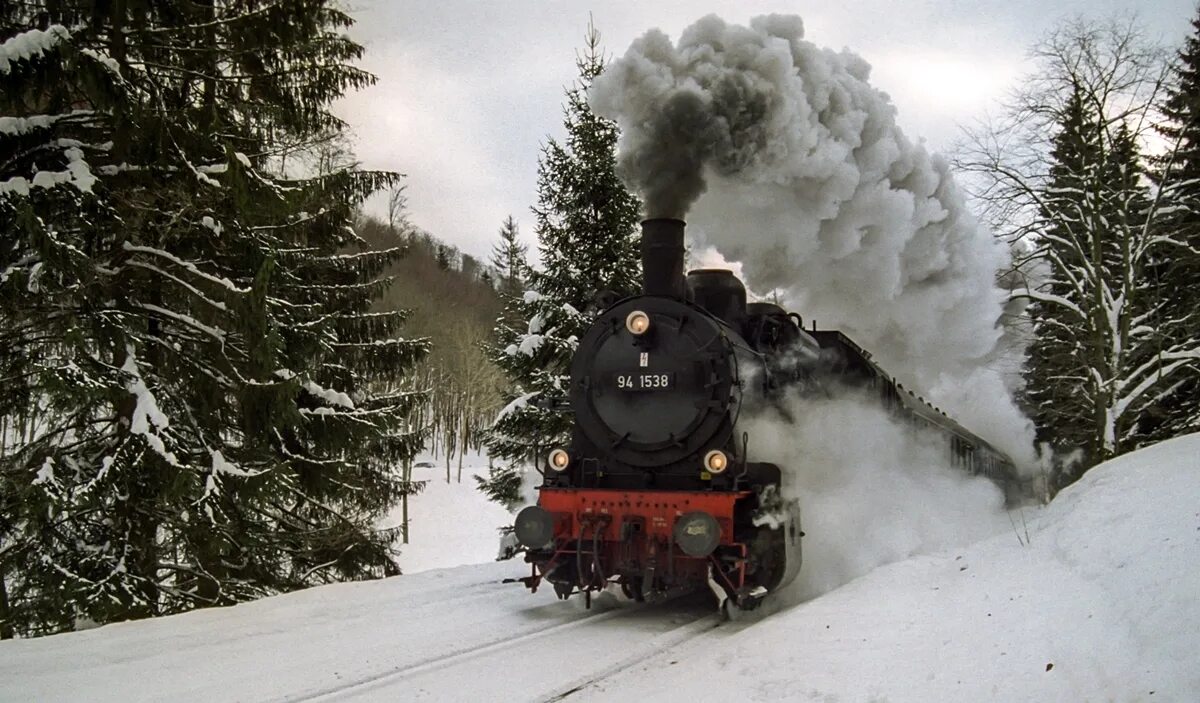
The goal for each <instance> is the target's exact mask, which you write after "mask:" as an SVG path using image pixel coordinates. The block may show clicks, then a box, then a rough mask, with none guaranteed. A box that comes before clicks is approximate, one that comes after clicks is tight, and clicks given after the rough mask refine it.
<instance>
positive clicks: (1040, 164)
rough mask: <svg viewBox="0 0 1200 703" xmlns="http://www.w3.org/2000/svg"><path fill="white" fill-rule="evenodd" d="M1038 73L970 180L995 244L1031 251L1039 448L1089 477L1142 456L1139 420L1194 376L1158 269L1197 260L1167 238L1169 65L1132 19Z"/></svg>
mask: <svg viewBox="0 0 1200 703" xmlns="http://www.w3.org/2000/svg"><path fill="white" fill-rule="evenodd" d="M1033 55H1034V58H1035V59H1036V61H1037V66H1038V67H1037V71H1036V73H1035V74H1034V75H1033V76H1031V77H1030V78H1029V79H1028V80H1027V81H1025V83H1024V87H1023V88H1022V89H1021V90H1020V91H1019V92H1017V93H1016V94H1015V96H1014V98H1013V100H1012V101H1011V104H1010V105H1009V107H1008V110H1007V113H1006V114H1005V115H1004V116H1003V117H1002V118H1001V119H1000V120H999V121H997V122H995V123H993V124H991V125H988V126H984V127H982V128H979V129H976V130H974V131H972V132H971V133H970V134H969V141H968V146H967V147H966V148H965V149H964V150H963V154H962V156H961V157H960V158H959V163H958V166H959V168H961V169H963V170H965V171H968V172H970V173H973V174H975V175H976V176H978V178H977V179H976V181H975V183H976V185H977V186H978V187H977V190H976V191H975V193H974V195H975V196H976V198H977V199H978V200H979V202H981V203H982V204H983V205H984V206H985V216H986V217H987V218H988V219H989V220H990V222H991V223H992V225H993V227H994V228H995V230H996V232H997V233H998V234H999V236H1003V237H1004V238H1005V239H1006V240H1007V241H1008V242H1009V243H1010V244H1013V245H1014V250H1015V251H1018V252H1020V253H1019V255H1018V256H1017V257H1016V260H1015V271H1014V275H1016V276H1018V277H1019V278H1020V280H1021V281H1022V283H1021V284H1019V285H1017V286H1016V287H1015V288H1014V290H1013V292H1012V294H1013V296H1014V297H1016V298H1023V299H1026V300H1027V301H1029V302H1030V305H1029V307H1028V311H1029V313H1030V314H1031V316H1032V318H1033V319H1032V323H1033V328H1034V332H1035V339H1034V342H1033V344H1032V346H1031V358H1030V362H1029V365H1028V367H1027V381H1028V385H1029V388H1028V395H1027V397H1028V400H1029V402H1030V405H1031V406H1032V407H1031V410H1032V412H1033V414H1034V415H1035V420H1037V422H1038V425H1039V434H1040V435H1041V438H1042V439H1044V440H1046V441H1049V442H1051V443H1052V444H1055V445H1057V446H1058V447H1059V448H1060V449H1062V450H1069V449H1081V450H1083V452H1084V453H1085V458H1086V461H1085V464H1084V466H1085V468H1086V466H1089V465H1091V464H1092V463H1094V462H1097V461H1101V460H1103V459H1105V458H1108V457H1110V456H1113V455H1115V454H1118V453H1121V452H1122V451H1126V450H1128V449H1132V448H1134V446H1136V444H1137V441H1138V437H1140V436H1144V432H1143V428H1140V427H1139V421H1140V418H1142V417H1143V415H1144V414H1145V413H1147V412H1148V410H1149V409H1150V408H1151V407H1152V406H1153V405H1154V404H1155V403H1156V402H1158V401H1159V400H1160V399H1161V398H1162V397H1163V396H1164V395H1165V394H1166V393H1168V392H1169V391H1170V390H1171V389H1172V388H1173V387H1175V386H1176V385H1177V384H1178V383H1179V382H1180V381H1181V380H1182V379H1183V378H1184V377H1185V376H1187V375H1188V374H1195V373H1196V372H1197V364H1198V362H1200V341H1198V340H1197V339H1196V338H1195V336H1194V335H1189V334H1182V333H1181V329H1180V328H1179V327H1178V326H1177V325H1175V324H1174V322H1175V321H1173V320H1168V319H1163V315H1162V311H1163V310H1164V302H1165V301H1167V300H1169V296H1171V295H1172V291H1166V290H1161V289H1160V288H1159V287H1158V286H1157V285H1156V281H1157V275H1156V274H1157V271H1158V268H1159V267H1160V266H1161V264H1162V263H1163V262H1164V261H1165V260H1167V259H1169V258H1170V257H1171V256H1173V255H1175V254H1177V253H1181V252H1184V251H1188V250H1187V248H1186V247H1185V245H1184V244H1183V242H1181V241H1178V240H1177V239H1175V238H1174V237H1173V236H1172V235H1171V232H1170V231H1169V230H1166V229H1164V228H1163V227H1161V226H1160V223H1161V222H1162V220H1163V219H1164V217H1165V215H1166V214H1167V213H1169V212H1171V211H1172V210H1173V208H1174V199H1173V193H1172V192H1171V190H1170V189H1169V188H1163V187H1159V186H1158V184H1157V182H1156V181H1155V180H1154V179H1152V178H1151V177H1150V176H1149V174H1147V173H1146V171H1145V170H1144V169H1143V168H1142V167H1141V166H1140V160H1141V156H1140V155H1141V154H1144V153H1146V152H1155V153H1156V154H1157V155H1159V157H1160V158H1161V161H1162V162H1163V163H1164V164H1165V165H1166V169H1167V170H1168V171H1169V169H1170V167H1171V162H1172V160H1173V154H1174V152H1175V150H1176V149H1177V148H1178V145H1177V144H1167V143H1164V142H1163V140H1162V139H1161V138H1159V137H1158V135H1157V133H1156V132H1155V131H1154V130H1153V126H1154V124H1155V123H1156V122H1158V121H1159V119H1160V118H1159V115H1158V113H1157V110H1156V105H1157V104H1158V103H1159V101H1160V100H1161V96H1162V92H1163V88H1164V84H1165V80H1166V78H1167V76H1168V64H1167V62H1166V60H1165V56H1164V53H1163V52H1162V51H1161V50H1160V49H1158V48H1157V47H1154V46H1151V45H1149V44H1147V43H1146V42H1145V41H1144V40H1143V39H1142V37H1141V35H1140V34H1139V31H1138V28H1137V26H1136V25H1135V24H1134V23H1133V22H1130V21H1119V20H1113V21H1109V22H1105V23H1095V22H1087V21H1083V20H1076V21H1073V22H1070V23H1068V24H1066V25H1064V26H1062V27H1060V28H1059V29H1058V30H1056V31H1055V32H1053V33H1052V34H1050V35H1049V36H1048V37H1047V38H1046V39H1044V40H1043V41H1042V42H1040V43H1039V44H1038V45H1037V46H1036V47H1035V48H1034V51H1033Z"/></svg>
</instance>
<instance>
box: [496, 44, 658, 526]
mask: <svg viewBox="0 0 1200 703" xmlns="http://www.w3.org/2000/svg"><path fill="white" fill-rule="evenodd" d="M576 64H577V67H578V69H579V79H578V81H577V82H576V83H575V84H574V85H573V86H572V87H571V88H570V89H568V90H567V104H566V106H565V110H564V112H565V117H564V125H565V127H566V134H567V136H566V140H565V141H564V142H562V143H559V142H558V141H557V140H554V139H550V140H549V141H548V142H547V143H546V145H545V146H544V147H543V148H542V154H541V158H540V159H539V162H538V204H537V206H536V207H534V209H533V212H534V215H535V217H536V221H537V225H536V230H535V231H536V234H537V240H538V254H539V257H540V259H541V268H540V269H539V270H535V271H531V272H530V273H529V280H528V289H527V290H526V291H525V292H524V293H523V294H521V295H520V296H518V297H516V298H514V299H513V300H511V301H510V303H509V305H508V307H507V309H506V310H505V312H504V314H503V315H502V316H501V318H500V319H499V320H498V321H497V329H496V342H495V344H494V346H493V347H492V348H491V356H492V359H493V360H494V361H495V363H496V364H497V365H499V366H500V368H501V369H503V370H504V372H505V374H506V375H507V377H508V379H509V383H510V385H509V388H508V391H507V395H506V400H507V405H506V406H505V407H504V409H503V410H502V411H501V412H500V413H499V416H498V417H497V418H496V422H495V423H494V425H493V426H492V428H491V430H490V432H489V434H488V440H487V447H488V451H489V453H490V454H491V456H492V458H493V459H495V460H497V461H496V464H495V466H494V467H493V468H492V469H491V471H490V472H489V476H488V478H487V479H486V480H484V481H482V482H481V483H482V486H481V488H482V489H483V490H484V491H485V492H487V493H488V494H489V495H490V496H492V497H493V498H494V499H496V500H498V501H500V502H505V503H512V502H515V501H516V500H517V499H518V498H519V488H520V482H521V474H522V473H523V471H524V470H525V469H526V468H527V467H530V466H532V465H534V464H535V463H536V462H537V461H538V456H539V455H540V454H541V453H543V451H544V450H545V449H546V448H548V447H551V446H553V445H555V444H559V443H562V442H564V441H566V439H567V436H566V434H567V429H568V427H569V417H568V416H567V415H565V414H563V413H561V412H557V411H555V410H553V409H551V408H549V407H548V405H549V404H550V403H551V402H552V401H553V400H555V399H562V398H565V397H566V394H567V380H568V377H567V374H568V371H569V368H568V367H569V364H570V360H571V356H572V354H573V353H574V351H575V345H576V343H577V341H578V338H579V336H580V335H582V334H583V332H584V330H585V329H586V327H587V325H588V323H589V321H590V320H591V319H592V317H593V316H594V313H595V298H596V296H597V295H598V294H599V293H602V292H604V291H612V292H613V293H615V294H617V295H628V294H631V293H633V292H635V291H636V290H637V289H638V287H639V285H640V281H641V266H640V260H639V254H638V228H637V225H638V220H639V211H640V208H641V204H640V203H639V202H638V200H637V198H636V197H635V196H634V195H632V194H631V193H630V192H629V191H628V190H627V189H626V188H625V186H624V184H622V182H621V180H620V178H619V177H618V176H617V172H616V145H617V136H618V132H617V126H616V124H615V123H613V122H611V121H610V120H607V119H604V118H602V117H599V116H598V115H595V114H594V113H592V111H591V109H590V108H589V106H588V102H587V91H588V88H589V87H590V86H591V84H592V81H593V80H595V78H596V77H597V76H599V75H600V73H601V71H603V70H604V65H605V58H604V55H603V51H602V49H601V47H600V34H599V32H597V31H596V29H595V27H593V26H590V25H589V27H588V32H587V35H586V37H585V47H584V50H583V52H582V53H581V54H580V55H579V57H578V59H577V61H576Z"/></svg>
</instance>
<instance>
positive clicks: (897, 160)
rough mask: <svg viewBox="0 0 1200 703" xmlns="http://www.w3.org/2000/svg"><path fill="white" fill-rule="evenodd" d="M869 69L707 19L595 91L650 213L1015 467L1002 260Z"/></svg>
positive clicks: (792, 20)
mask: <svg viewBox="0 0 1200 703" xmlns="http://www.w3.org/2000/svg"><path fill="white" fill-rule="evenodd" d="M869 75H870V66H869V65H868V64H867V63H866V61H864V60H863V59H862V58H860V57H858V56H856V55H854V54H852V53H850V52H847V51H842V52H835V51H831V50H829V49H823V48H820V47H818V46H816V45H814V44H813V43H811V42H808V41H805V40H804V25H803V22H802V21H801V20H800V18H798V17H790V16H789V17H784V16H777V15H772V16H767V17H758V18H755V19H754V20H752V21H751V23H750V26H749V27H744V26H738V25H730V24H727V23H726V22H724V21H723V20H721V19H720V18H718V17H716V16H709V17H705V18H703V19H701V20H700V21H698V22H696V23H695V24H693V25H692V26H690V27H688V28H687V29H686V30H684V32H683V34H682V35H681V36H680V38H679V41H678V43H676V44H673V43H672V42H671V40H670V39H669V38H668V37H667V36H666V35H665V34H663V33H662V32H661V31H658V30H651V31H649V32H647V33H646V34H645V35H644V36H642V37H641V38H639V39H638V40H636V41H635V42H634V43H633V45H632V46H631V47H630V48H629V50H628V52H626V54H625V55H624V56H623V57H621V58H620V59H618V60H617V61H615V62H614V63H613V64H612V65H611V66H610V67H609V69H608V70H607V71H605V73H604V74H603V75H602V76H600V77H599V78H598V79H597V80H596V82H595V84H594V86H593V88H592V91H591V104H592V107H593V109H594V110H596V112H597V113H599V114H601V115H604V116H607V117H610V118H612V119H614V120H616V121H617V122H618V124H619V125H620V127H621V143H620V146H619V157H618V158H619V167H620V169H621V171H622V174H623V176H624V177H625V179H626V180H627V181H628V182H629V183H630V184H631V186H632V187H634V188H635V189H636V190H638V191H639V192H640V193H641V195H642V197H643V200H644V202H645V203H646V214H647V216H651V217H680V218H684V217H686V218H687V219H688V220H689V224H690V229H689V232H690V234H691V236H692V237H693V238H696V239H698V240H699V242H700V243H701V244H706V245H709V246H711V247H714V248H715V249H716V250H717V251H718V252H719V253H720V255H721V256H722V257H724V259H726V260H728V261H735V262H738V263H740V264H741V266H742V271H743V273H744V275H745V277H746V282H747V284H748V285H749V287H750V288H751V289H753V290H758V291H764V292H765V291H770V290H776V291H779V292H781V293H782V294H783V295H784V296H785V297H786V298H787V302H788V303H789V304H790V305H791V306H793V307H795V308H796V309H799V310H801V311H802V312H804V313H805V315H806V316H810V317H811V316H817V317H819V318H820V320H821V321H822V322H823V323H825V324H826V326H830V327H839V328H841V329H844V330H846V331H847V332H849V333H850V334H851V335H852V336H853V337H854V338H855V340H856V341H858V342H859V343H861V344H863V345H864V346H865V347H867V348H868V349H871V350H873V351H875V352H876V354H877V358H878V359H880V360H881V361H882V362H883V365H884V367H885V368H888V370H890V371H892V372H893V373H895V374H896V375H897V376H898V377H899V378H900V379H901V380H902V381H904V382H905V383H906V385H910V386H911V385H913V384H914V383H915V385H916V387H918V388H922V389H925V390H926V391H928V392H930V394H931V396H932V397H933V398H934V399H936V400H937V402H938V403H939V404H940V405H941V407H942V408H944V409H946V410H949V411H953V413H954V414H955V415H956V416H957V417H958V419H960V420H962V421H963V422H964V424H966V425H967V426H968V427H970V428H972V429H974V430H975V431H977V432H979V433H980V434H982V435H983V436H985V437H987V438H989V439H993V441H999V442H1000V443H1001V444H1002V445H1003V446H1004V447H1005V448H1006V449H1008V450H1009V451H1010V452H1011V453H1014V454H1016V455H1018V456H1019V458H1021V459H1029V458H1030V455H1031V451H1030V449H1029V446H1030V441H1029V440H1030V436H1031V435H1030V431H1029V423H1028V421H1027V420H1026V419H1025V418H1024V417H1023V416H1022V415H1021V413H1020V412H1018V410H1017V409H1016V407H1015V405H1014V404H1013V403H1012V401H1011V399H1010V396H1009V392H1008V389H1007V388H1006V386H1005V383H1004V379H1003V377H1002V376H1001V375H1000V374H999V373H998V372H996V371H994V370H993V368H994V361H995V356H996V353H997V352H996V346H997V341H998V340H999V339H1000V336H1001V331H1000V329H999V328H998V327H997V324H996V323H997V320H998V319H999V317H1000V314H1001V312H1002V306H1003V302H1004V299H1005V296H1004V294H1003V293H1002V292H1001V291H1000V290H998V288H997V287H996V285H995V282H994V281H995V274H996V272H997V271H998V270H999V269H1000V268H1002V266H1003V265H1004V263H1005V259H1004V257H1005V255H1006V254H1005V252H1004V250H1003V248H1002V247H1000V246H998V245H997V244H996V242H995V241H994V240H993V239H992V237H991V236H990V234H989V233H988V232H986V231H984V230H983V229H982V228H980V227H979V225H978V224H977V222H976V220H975V218H974V217H973V215H972V214H971V213H970V212H969V211H968V210H967V208H966V207H965V204H964V200H963V197H962V195H961V193H960V192H959V190H958V188H957V187H956V185H955V184H954V180H953V178H952V176H951V174H950V171H949V167H948V165H947V164H946V162H945V160H944V159H941V158H940V157H937V156H934V155H931V154H929V153H928V152H926V150H925V149H924V147H923V146H922V145H921V144H919V143H913V142H912V141H910V140H909V139H908V138H907V137H905V135H904V134H903V133H902V132H901V131H900V129H899V128H898V127H897V125H896V119H895V118H896V115H895V108H894V107H893V105H892V104H891V102H890V100H889V99H888V97H887V95H886V94H884V93H882V92H881V91H879V90H877V89H875V88H874V87H873V86H871V84H870V82H869Z"/></svg>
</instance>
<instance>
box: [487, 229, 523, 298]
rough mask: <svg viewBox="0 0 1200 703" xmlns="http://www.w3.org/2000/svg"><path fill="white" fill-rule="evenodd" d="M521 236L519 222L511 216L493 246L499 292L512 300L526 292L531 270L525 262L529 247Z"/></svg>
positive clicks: (492, 259)
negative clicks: (525, 286)
mask: <svg viewBox="0 0 1200 703" xmlns="http://www.w3.org/2000/svg"><path fill="white" fill-rule="evenodd" d="M520 236H521V233H520V230H519V229H518V227H517V221H516V220H514V219H513V216H512V215H509V216H508V217H506V218H505V219H504V223H503V224H502V225H501V226H500V241H498V242H496V243H495V244H494V245H492V258H491V264H492V268H493V269H495V271H496V278H497V280H498V282H499V292H500V294H501V295H502V296H506V297H510V298H511V297H512V296H515V295H517V294H519V293H520V292H521V291H523V290H524V285H525V277H526V270H527V269H528V268H529V264H528V263H527V262H526V260H525V256H526V254H527V253H528V247H526V246H525V245H524V244H523V243H521V239H520Z"/></svg>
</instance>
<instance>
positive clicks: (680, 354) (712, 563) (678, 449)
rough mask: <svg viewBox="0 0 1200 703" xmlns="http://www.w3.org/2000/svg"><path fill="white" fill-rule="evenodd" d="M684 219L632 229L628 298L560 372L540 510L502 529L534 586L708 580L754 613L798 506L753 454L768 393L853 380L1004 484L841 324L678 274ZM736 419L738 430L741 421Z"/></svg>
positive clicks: (950, 425)
mask: <svg viewBox="0 0 1200 703" xmlns="http://www.w3.org/2000/svg"><path fill="white" fill-rule="evenodd" d="M683 242H684V223H683V222H682V221H680V220H674V219H650V220H646V221H645V222H643V223H642V270H643V274H644V284H643V286H644V289H643V294H642V295H638V296H634V297H630V298H626V299H624V300H620V301H617V302H615V303H613V304H612V305H609V306H608V307H607V308H606V309H605V310H603V312H601V313H600V314H599V315H598V317H597V318H596V319H595V321H594V322H593V323H592V325H591V327H590V328H589V329H588V331H587V333H586V334H585V335H584V336H583V338H582V339H581V340H580V341H579V345H578V347H577V349H576V353H575V356H574V358H573V360H572V363H571V368H570V385H569V397H568V399H567V400H568V401H569V411H570V412H572V413H573V414H574V423H573V430H572V435H571V440H570V444H568V445H566V446H562V447H556V448H554V449H552V450H551V451H550V452H548V453H547V455H546V456H545V457H544V465H543V466H542V469H541V471H542V475H543V477H544V478H543V483H542V485H541V486H540V487H539V488H538V491H539V498H538V502H537V505H532V506H529V507H526V508H524V509H523V510H522V511H521V512H520V513H519V514H518V515H517V519H516V523H515V525H514V533H515V536H516V539H517V541H518V543H519V544H520V545H521V546H522V547H523V548H524V550H525V561H526V562H527V563H529V564H531V574H530V575H529V576H528V577H526V578H523V579H520V581H522V582H523V583H524V584H525V585H526V586H527V587H528V588H530V589H531V590H534V591H536V590H537V589H538V587H539V586H540V585H541V583H542V582H543V581H547V582H549V583H550V584H551V585H552V586H553V588H554V590H555V592H556V594H557V595H558V596H559V597H560V598H564V599H565V598H567V597H569V596H570V595H572V594H574V593H583V594H584V596H585V598H586V599H587V601H588V604H589V605H590V603H591V594H592V592H594V591H597V590H601V589H604V588H606V587H607V586H608V585H609V584H617V585H619V586H620V588H621V590H622V591H623V592H624V593H625V595H627V596H628V597H630V598H633V599H635V600H639V601H640V600H645V599H657V598H661V597H665V596H669V595H671V594H673V593H677V592H683V591H689V590H694V589H696V588H703V587H705V586H706V585H707V587H708V588H710V589H711V590H712V592H713V593H714V594H715V595H716V597H717V599H718V601H719V603H720V604H721V606H722V607H723V608H725V609H752V608H754V607H755V606H757V605H758V604H759V603H760V602H761V601H762V600H763V599H764V598H765V597H766V596H767V595H769V594H771V593H773V592H775V591H778V590H779V589H781V588H782V587H784V586H786V585H787V584H788V583H789V582H791V581H792V580H793V579H795V577H796V575H797V574H798V572H799V570H800V563H801V546H800V543H801V538H802V537H803V532H802V531H801V528H800V509H799V506H798V504H797V502H796V501H795V500H789V499H786V498H785V497H784V492H783V490H782V489H783V488H784V486H783V485H782V480H783V473H782V471H781V470H780V467H779V466H778V465H776V464H773V463H769V462H764V461H755V460H754V459H753V457H752V454H753V451H752V445H751V443H750V438H749V436H748V434H747V433H746V432H745V431H744V430H743V428H742V426H741V425H739V420H740V419H741V418H742V416H743V415H747V416H748V414H749V413H752V412H754V411H755V409H757V408H762V407H764V406H766V405H767V404H770V403H778V402H779V401H780V400H781V399H782V396H783V394H785V393H792V392H819V391H820V390H821V389H826V390H827V389H829V388H831V387H834V386H837V387H839V388H845V387H849V388H855V389H859V390H860V392H865V393H867V394H869V395H870V397H872V398H877V399H878V402H879V403H881V404H882V405H883V407H885V408H887V409H888V411H889V412H891V413H892V414H893V415H894V416H896V417H897V418H898V419H901V420H903V421H904V422H907V423H910V424H912V425H914V426H920V427H923V428H924V429H926V430H928V431H931V432H934V433H936V436H938V437H940V438H941V439H942V440H944V441H945V443H946V450H947V451H948V452H949V455H950V457H951V459H952V461H953V462H954V463H955V464H956V465H958V466H961V467H962V468H963V469H964V470H966V471H968V472H971V473H980V474H984V475H987V476H989V477H992V478H993V479H995V480H996V481H997V482H999V483H1001V484H1002V485H1004V484H1006V483H1007V482H1009V479H1011V478H1012V477H1014V476H1015V472H1014V470H1013V465H1012V462H1011V461H1010V460H1009V459H1008V458H1007V457H1005V456H1004V455H1003V454H1002V453H1000V452H999V451H997V450H996V449H994V448H992V447H991V446H989V445H988V444H987V443H986V442H984V441H983V440H982V439H980V438H979V437H977V436H975V435H974V434H972V433H970V432H968V431H967V430H965V429H964V428H962V427H961V426H959V425H958V424H957V423H955V422H954V421H953V420H951V419H950V418H949V417H947V416H946V415H945V414H944V413H942V412H941V411H939V410H937V409H936V408H934V407H932V406H930V405H929V404H927V403H925V402H924V401H923V400H921V399H919V398H918V397H917V396H914V395H913V394H912V393H911V391H905V390H904V388H903V387H902V386H901V385H899V384H898V383H896V382H895V381H894V380H893V379H892V378H891V377H890V376H889V375H888V374H886V373H885V372H884V371H883V370H882V369H881V368H879V367H878V366H877V365H876V364H875V363H874V362H872V361H871V355H870V353H868V352H866V351H864V350H863V349H862V348H860V347H859V346H858V345H857V344H855V343H854V342H853V341H851V340H850V339H849V338H848V337H847V336H846V335H844V334H842V333H841V332H838V331H835V330H825V331H818V330H815V329H814V330H808V331H806V330H805V329H804V328H803V324H802V321H801V319H800V317H799V315H797V314H795V313H789V312H786V311H785V310H783V309H782V308H781V307H779V306H778V305H774V304H771V303H763V302H759V303H750V304H747V302H746V288H745V286H744V285H743V284H742V282H741V281H740V280H738V278H737V277H736V276H734V275H733V274H732V272H730V271H727V270H719V269H701V270H696V271H691V272H690V273H688V274H687V275H686V277H685V276H684V274H683V260H684V248H683ZM743 424H744V423H743Z"/></svg>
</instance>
